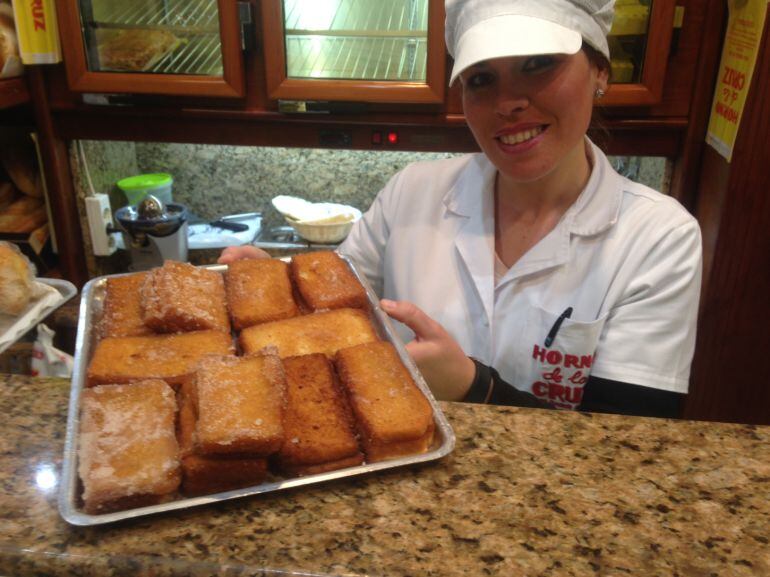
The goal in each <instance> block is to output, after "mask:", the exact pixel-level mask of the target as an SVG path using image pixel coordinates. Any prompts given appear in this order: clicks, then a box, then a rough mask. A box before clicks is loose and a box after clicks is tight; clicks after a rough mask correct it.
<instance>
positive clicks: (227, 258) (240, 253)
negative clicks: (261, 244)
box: [217, 245, 270, 264]
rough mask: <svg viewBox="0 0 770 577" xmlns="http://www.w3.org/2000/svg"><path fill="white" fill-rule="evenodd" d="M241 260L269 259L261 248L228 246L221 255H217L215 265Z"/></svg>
mask: <svg viewBox="0 0 770 577" xmlns="http://www.w3.org/2000/svg"><path fill="white" fill-rule="evenodd" d="M243 258H270V255H269V254H267V253H266V252H265V251H264V250H262V249H261V248H257V247H256V246H251V245H243V246H228V247H227V248H226V249H225V250H223V251H222V254H220V255H219V258H218V259H217V263H219V264H230V263H231V262H235V261H236V260H241V259H243Z"/></svg>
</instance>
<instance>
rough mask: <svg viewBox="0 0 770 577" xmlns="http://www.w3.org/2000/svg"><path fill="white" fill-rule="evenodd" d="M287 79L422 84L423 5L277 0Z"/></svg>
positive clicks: (420, 0) (401, 0) (396, 0)
mask: <svg viewBox="0 0 770 577" xmlns="http://www.w3.org/2000/svg"><path fill="white" fill-rule="evenodd" d="M283 14H284V17H283V21H284V29H285V33H286V76H287V77H288V78H332V79H337V80H388V81H401V82H425V74H426V65H427V62H428V51H427V48H428V46H427V39H428V2H427V1H426V0H392V1H391V2H361V1H356V2H352V1H347V2H345V1H340V0H337V1H335V2H333V3H331V2H319V1H318V0H311V1H308V0H283Z"/></svg>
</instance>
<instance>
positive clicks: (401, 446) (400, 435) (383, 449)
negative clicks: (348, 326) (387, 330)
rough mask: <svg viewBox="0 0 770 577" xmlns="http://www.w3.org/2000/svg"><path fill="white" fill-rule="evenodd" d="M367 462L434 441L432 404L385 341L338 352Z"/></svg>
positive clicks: (406, 452)
mask: <svg viewBox="0 0 770 577" xmlns="http://www.w3.org/2000/svg"><path fill="white" fill-rule="evenodd" d="M335 366H336V368H337V373H338V374H339V377H340V381H341V382H342V384H343V385H344V386H345V387H346V388H347V390H348V393H349V395H348V396H349V398H350V404H351V406H352V407H353V414H354V415H355V418H356V423H357V426H358V431H359V433H360V436H361V444H362V446H363V448H364V453H366V460H367V462H372V461H381V460H384V459H390V458H393V457H398V456H403V455H409V454H417V453H424V452H425V451H427V450H428V449H429V448H430V445H431V443H432V441H433V432H434V428H435V425H434V422H433V409H432V408H431V406H430V403H429V402H428V400H427V399H426V398H425V395H423V394H422V391H420V389H419V388H418V387H417V385H416V384H415V382H414V380H413V379H412V376H411V375H410V374H409V371H408V370H407V369H406V367H405V366H404V364H403V363H402V362H401V359H400V358H399V357H398V353H397V352H396V349H395V347H394V346H393V345H392V344H391V343H389V342H385V341H380V342H377V343H366V344H362V345H358V346H355V347H351V348H347V349H341V350H339V351H337V356H336V358H335Z"/></svg>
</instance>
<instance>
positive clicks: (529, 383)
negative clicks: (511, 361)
mask: <svg viewBox="0 0 770 577" xmlns="http://www.w3.org/2000/svg"><path fill="white" fill-rule="evenodd" d="M561 314H562V311H558V312H551V311H548V310H545V309H543V308H540V307H537V306H532V307H530V309H529V311H528V312H527V317H526V322H525V323H524V331H523V333H522V334H521V337H520V341H519V346H517V347H516V351H517V352H516V361H515V364H516V369H515V373H516V385H517V387H519V388H521V389H523V390H526V391H529V392H531V393H532V394H534V395H535V396H536V397H538V398H540V399H543V400H546V401H548V402H549V403H552V404H553V405H555V406H557V407H560V408H563V409H575V408H577V407H578V406H579V405H580V401H581V400H582V398H583V386H584V385H585V383H586V381H587V380H588V376H589V375H590V374H591V366H592V365H593V362H594V356H595V354H596V345H597V344H598V342H599V336H600V335H601V332H602V328H603V327H604V323H605V321H606V319H607V315H604V316H602V317H600V318H599V319H597V320H593V321H589V322H581V321H579V320H573V319H572V318H565V319H564V320H563V321H562V322H561V325H560V326H559V327H558V330H557V331H556V332H555V335H554V338H553V341H552V342H551V343H550V344H549V345H546V337H547V336H548V334H549V332H551V331H552V330H553V329H554V326H555V325H556V323H557V321H558V319H559V317H560V316H561Z"/></svg>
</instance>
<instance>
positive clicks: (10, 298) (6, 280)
mask: <svg viewBox="0 0 770 577" xmlns="http://www.w3.org/2000/svg"><path fill="white" fill-rule="evenodd" d="M34 280H35V268H34V265H33V264H32V263H31V262H29V260H27V257H25V256H24V255H23V254H21V251H20V250H19V249H18V247H17V246H16V245H15V244H12V243H10V242H3V241H0V313H4V314H7V315H14V316H15V315H18V314H20V313H21V312H22V311H23V310H24V309H25V307H26V306H27V304H28V303H29V300H30V298H31V296H32V292H33V290H32V288H33V286H32V283H33V282H34Z"/></svg>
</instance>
